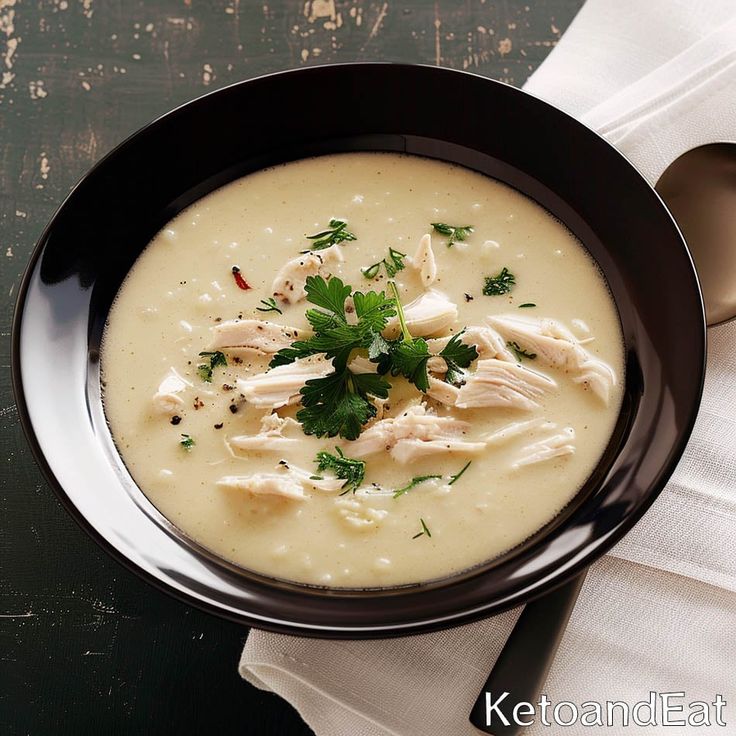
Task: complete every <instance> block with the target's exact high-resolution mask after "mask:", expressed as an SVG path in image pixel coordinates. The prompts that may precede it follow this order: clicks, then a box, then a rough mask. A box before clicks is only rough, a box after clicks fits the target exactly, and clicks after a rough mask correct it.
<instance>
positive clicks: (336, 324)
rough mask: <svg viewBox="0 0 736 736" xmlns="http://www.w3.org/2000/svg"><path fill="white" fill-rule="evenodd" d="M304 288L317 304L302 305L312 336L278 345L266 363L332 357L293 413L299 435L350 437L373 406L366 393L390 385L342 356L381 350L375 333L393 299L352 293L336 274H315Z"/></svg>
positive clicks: (378, 393)
mask: <svg viewBox="0 0 736 736" xmlns="http://www.w3.org/2000/svg"><path fill="white" fill-rule="evenodd" d="M305 290H306V292H307V300H308V301H309V302H310V303H312V304H314V305H315V306H317V307H319V309H308V310H307V319H308V320H309V323H310V325H311V326H312V329H313V330H314V335H313V336H312V337H310V338H308V339H307V340H298V341H296V342H294V343H292V345H291V346H290V347H288V348H283V349H282V350H279V352H278V353H276V355H274V357H273V359H272V360H271V367H275V366H278V365H286V364H288V363H292V362H294V361H295V360H297V359H298V358H305V357H307V356H310V355H317V354H324V355H325V357H326V358H330V359H332V365H333V366H334V368H335V371H334V373H331V374H330V375H329V376H325V377H324V378H315V379H311V380H309V381H307V383H306V385H305V386H304V387H303V388H302V390H301V395H302V400H301V403H302V407H303V408H302V409H300V410H299V411H298V412H297V415H296V418H297V420H298V421H300V422H301V424H302V429H303V431H304V433H305V434H314V435H317V436H318V437H325V436H326V437H335V436H336V435H340V436H341V437H344V438H345V439H348V440H354V439H356V437H358V435H359V434H360V431H361V429H362V426H363V425H364V424H365V423H366V422H367V421H368V420H369V419H371V418H372V417H374V416H375V415H376V407H375V406H374V404H373V403H372V402H371V401H370V399H369V397H371V396H374V397H378V398H382V399H385V398H387V397H388V391H389V389H390V388H391V385H390V384H389V383H388V382H387V381H386V380H385V379H384V378H383V377H382V376H380V375H378V374H376V373H362V374H358V373H353V372H352V371H351V370H350V369H349V368H348V367H347V365H348V361H349V360H350V356H351V353H352V352H353V351H354V350H356V349H364V350H367V351H368V353H369V356H370V355H371V354H375V357H378V355H380V354H381V351H382V350H383V349H384V344H385V345H387V344H388V343H387V341H386V340H384V338H382V337H381V336H380V333H381V331H382V330H384V329H385V328H386V325H387V323H388V320H389V319H390V318H391V317H393V316H394V315H395V314H396V309H395V307H394V301H393V300H392V299H390V298H389V297H387V296H386V295H385V294H384V293H383V292H375V291H369V292H367V293H365V294H363V293H361V292H359V291H357V292H355V293H353V290H352V287H351V286H346V285H345V284H343V282H342V281H341V280H340V279H339V278H337V277H333V278H331V279H330V280H329V281H325V279H323V278H322V277H321V276H310V277H309V278H308V279H307V283H306V286H305ZM349 296H352V298H353V306H354V309H355V317H356V321H355V322H350V323H349V322H348V319H347V314H346V309H345V302H346V300H347V298H348V297H349Z"/></svg>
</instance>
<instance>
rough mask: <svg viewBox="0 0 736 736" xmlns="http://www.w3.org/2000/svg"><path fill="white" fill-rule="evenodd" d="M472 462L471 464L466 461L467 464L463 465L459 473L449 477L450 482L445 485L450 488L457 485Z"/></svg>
mask: <svg viewBox="0 0 736 736" xmlns="http://www.w3.org/2000/svg"><path fill="white" fill-rule="evenodd" d="M472 462H473V461H472V460H468V462H467V463H465V465H463V467H462V470H460V472H459V473H455V475H451V476H450V481H449V482H448V484H447V485H448V486H451V485H453V484H454V483H457V481H459V480H460V478H462V477H463V473H464V472H465V471H466V470H467V469H468V468H469V467H470V463H472Z"/></svg>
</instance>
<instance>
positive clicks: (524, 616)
mask: <svg viewBox="0 0 736 736" xmlns="http://www.w3.org/2000/svg"><path fill="white" fill-rule="evenodd" d="M584 580H585V572H583V573H582V574H580V575H578V576H577V577H575V578H573V579H572V580H570V581H568V582H567V583H565V584H564V585H562V586H560V587H559V588H557V589H556V590H553V591H552V592H551V593H547V595H544V596H542V597H541V598H537V599H536V600H534V601H532V602H531V603H527V605H526V607H525V608H524V610H523V611H522V612H521V615H520V616H519V619H518V621H517V622H516V625H515V626H514V628H513V630H512V631H511V634H510V635H509V638H508V639H507V640H506V644H504V646H503V649H502V650H501V654H500V655H499V656H498V659H497V660H496V664H495V665H494V666H493V669H492V670H491V674H490V675H488V679H487V680H486V684H485V685H484V686H483V689H482V690H481V692H480V694H479V695H478V699H477V700H476V701H475V705H474V706H473V709H472V710H471V711H470V722H471V723H472V724H473V725H474V726H475V727H476V728H478V729H480V730H481V731H483V732H484V733H489V734H493V736H516V735H517V734H519V733H521V732H522V731H524V730H525V728H524V726H522V725H519V724H517V723H516V722H515V721H514V718H513V716H512V714H513V711H514V706H515V705H516V704H517V703H522V702H526V703H532V704H535V703H537V701H538V700H539V696H540V693H541V692H542V688H543V687H544V683H545V680H546V679H547V673H548V672H549V668H550V667H551V666H552V661H553V660H554V657H555V654H556V653H557V647H558V646H559V644H560V640H561V639H562V635H563V634H564V633H565V628H566V627H567V621H568V619H569V618H570V614H571V613H572V609H573V608H574V606H575V601H576V600H577V598H578V593H579V592H580V588H581V587H582V585H583V581H584ZM503 693H508V696H507V697H506V698H504V699H503V701H502V702H501V703H499V704H498V710H500V711H501V712H502V713H503V715H504V716H505V717H506V719H507V720H508V721H509V725H505V724H504V723H503V720H502V719H501V718H499V716H498V713H497V711H495V710H493V711H492V713H491V721H490V723H488V718H487V716H488V714H487V710H488V706H489V705H490V704H493V703H496V702H497V701H498V698H499V697H501V696H502V695H503ZM487 694H490V695H487ZM489 698H490V704H489V703H488V702H487V701H488V699H489ZM519 712H520V717H521V718H522V719H523V720H528V719H529V718H530V716H529V715H527V712H525V711H524V710H521V711H519Z"/></svg>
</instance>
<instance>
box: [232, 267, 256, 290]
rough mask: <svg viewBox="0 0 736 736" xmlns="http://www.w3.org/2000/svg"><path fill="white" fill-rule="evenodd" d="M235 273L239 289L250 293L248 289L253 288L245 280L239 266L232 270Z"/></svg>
mask: <svg viewBox="0 0 736 736" xmlns="http://www.w3.org/2000/svg"><path fill="white" fill-rule="evenodd" d="M232 272H233V278H234V279H235V283H236V284H237V285H238V288H239V289H242V290H243V291H248V289H251V288H253V287H252V286H251V285H250V284H249V283H248V282H247V281H246V280H245V279H244V278H243V274H242V273H240V269H239V268H238V267H237V266H233V268H232Z"/></svg>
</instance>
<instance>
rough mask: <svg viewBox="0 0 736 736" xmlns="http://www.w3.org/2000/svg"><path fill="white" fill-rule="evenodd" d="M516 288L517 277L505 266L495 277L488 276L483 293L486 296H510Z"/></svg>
mask: <svg viewBox="0 0 736 736" xmlns="http://www.w3.org/2000/svg"><path fill="white" fill-rule="evenodd" d="M514 286H516V276H514V274H513V273H511V271H509V270H508V268H506V266H504V267H503V268H502V269H501V270H500V271H499V272H498V273H497V274H496V275H495V276H486V283H485V286H484V287H483V293H484V294H485V295H486V296H502V295H503V294H508V293H509V292H510V291H511V289H513V288H514Z"/></svg>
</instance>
